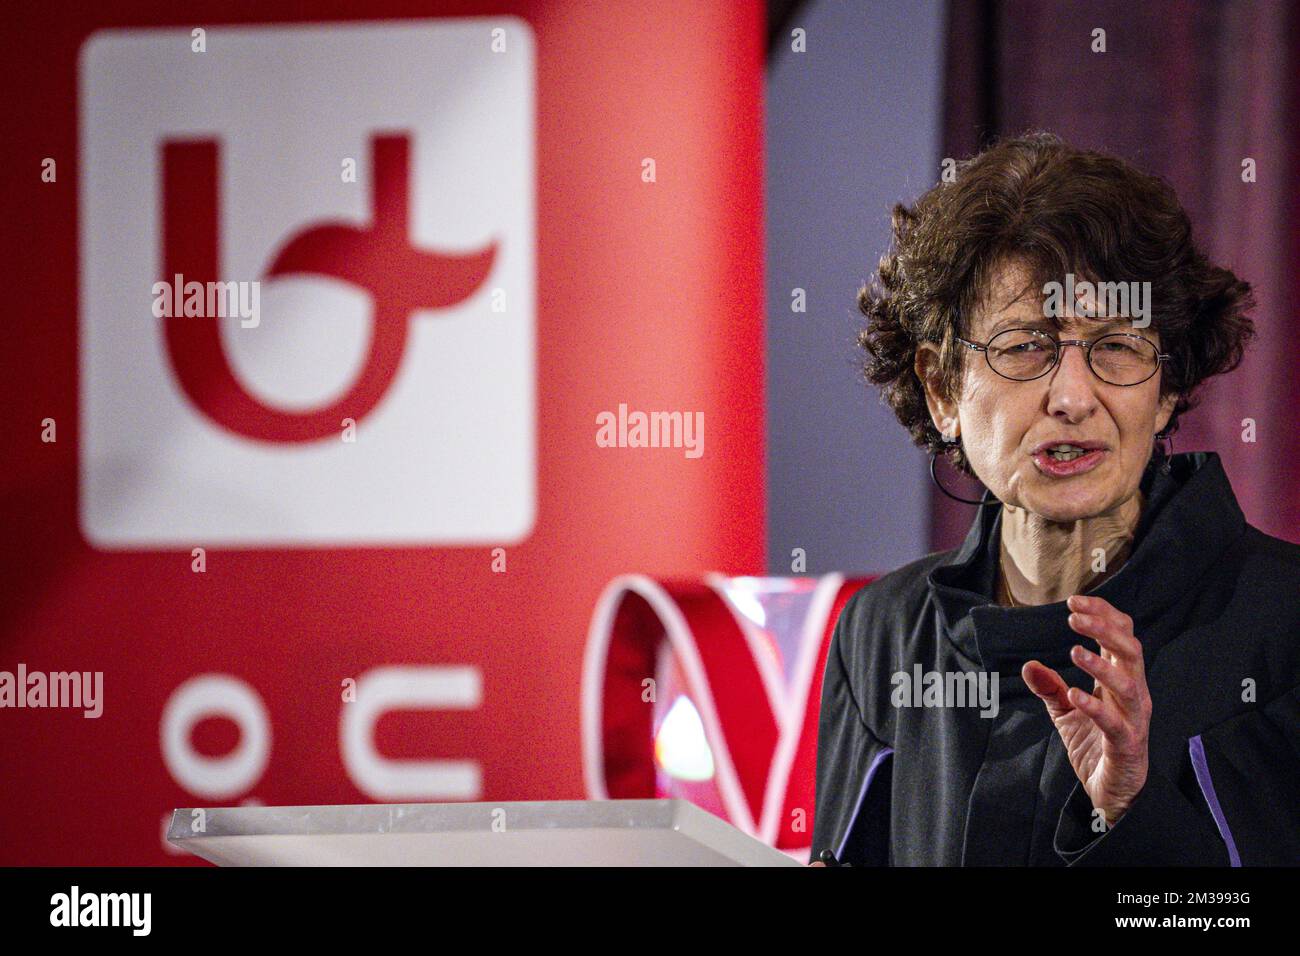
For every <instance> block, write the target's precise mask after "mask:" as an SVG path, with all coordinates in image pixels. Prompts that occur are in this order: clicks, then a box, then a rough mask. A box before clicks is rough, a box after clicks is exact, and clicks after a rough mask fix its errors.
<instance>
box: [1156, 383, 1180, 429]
mask: <svg viewBox="0 0 1300 956" xmlns="http://www.w3.org/2000/svg"><path fill="white" fill-rule="evenodd" d="M1178 398H1179V396H1178V393H1177V392H1170V393H1169V394H1168V395H1163V396H1161V398H1160V408H1159V409H1158V410H1157V412H1156V434H1157V435H1158V434H1160V433H1161V432H1162V431H1164V430H1165V427H1166V426H1167V425H1168V424H1169V419H1170V418H1172V417H1173V414H1174V407H1175V406H1177V404H1178Z"/></svg>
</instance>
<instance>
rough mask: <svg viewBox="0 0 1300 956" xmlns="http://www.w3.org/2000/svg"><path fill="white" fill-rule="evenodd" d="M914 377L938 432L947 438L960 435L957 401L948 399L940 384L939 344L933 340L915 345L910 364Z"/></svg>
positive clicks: (951, 438)
mask: <svg viewBox="0 0 1300 956" xmlns="http://www.w3.org/2000/svg"><path fill="white" fill-rule="evenodd" d="M912 367H913V369H914V370H915V371H916V377H917V378H918V379H920V381H921V387H922V388H923V389H924V390H925V404H926V405H927V406H928V407H929V409H930V419H931V421H933V422H934V427H935V428H937V429H939V434H940V435H943V436H944V437H945V438H947V439H949V440H954V439H956V438H959V437H960V436H961V424H960V422H959V421H958V419H957V403H956V402H954V401H952V400H951V399H949V398H948V397H947V396H946V395H945V394H944V392H943V388H942V386H941V384H940V383H941V382H942V380H943V379H942V374H941V368H940V356H939V346H937V345H935V344H934V343H933V342H921V343H920V344H918V345H917V347H916V359H915V361H914V362H913V365H912Z"/></svg>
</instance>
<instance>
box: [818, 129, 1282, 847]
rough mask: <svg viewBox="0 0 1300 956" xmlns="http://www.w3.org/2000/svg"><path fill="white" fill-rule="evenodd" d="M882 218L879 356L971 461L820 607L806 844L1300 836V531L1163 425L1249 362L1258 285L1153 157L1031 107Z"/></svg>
mask: <svg viewBox="0 0 1300 956" xmlns="http://www.w3.org/2000/svg"><path fill="white" fill-rule="evenodd" d="M893 233H894V236H893V243H892V247H891V249H890V251H889V252H888V254H887V255H885V257H884V258H883V259H882V260H881V263H880V270H879V276H878V279H877V281H875V282H873V283H872V284H870V285H869V286H868V287H867V288H864V289H863V290H862V291H861V293H860V294H859V307H860V308H861V310H862V312H863V314H864V315H865V316H866V317H867V320H868V321H867V325H866V328H865V329H864V330H863V332H862V333H861V337H860V343H861V345H862V347H863V348H864V349H865V351H866V354H867V360H866V365H865V370H866V375H867V378H868V379H869V380H870V381H871V382H872V383H874V384H875V385H877V386H879V387H880V389H881V391H882V394H883V397H884V399H885V401H886V402H887V403H888V404H889V406H890V407H891V408H892V409H893V410H894V412H895V413H896V414H897V416H898V419H899V421H901V422H902V424H903V426H904V427H905V428H907V430H908V431H909V432H910V434H911V435H912V437H913V439H914V440H915V441H916V442H917V443H918V444H919V445H921V446H923V447H926V448H928V449H929V450H930V452H931V454H932V455H933V456H937V455H939V454H944V455H946V456H947V457H948V458H949V460H950V462H951V463H952V465H953V466H955V467H956V468H957V469H959V470H961V471H963V472H965V473H967V474H972V475H974V476H975V477H977V478H978V479H979V480H980V481H982V482H983V484H984V485H985V487H986V488H987V491H986V492H985V494H984V496H983V499H982V500H981V501H979V502H972V504H977V505H978V511H977V514H976V516H975V520H974V523H973V524H972V526H971V529H970V532H969V533H968V534H967V536H966V539H965V542H964V544H962V546H961V547H959V548H957V549H955V550H953V551H949V552H944V553H940V554H932V555H929V556H928V557H925V558H922V559H920V560H918V561H915V562H913V563H911V564H909V565H907V566H906V567H903V568H901V569H899V570H897V571H894V572H892V573H890V574H887V575H885V576H884V577H882V578H880V579H878V580H877V581H875V582H873V583H872V584H870V585H868V586H866V587H865V588H863V589H862V590H861V591H859V592H858V593H857V594H856V595H854V597H853V598H852V599H851V600H850V601H849V603H848V604H847V605H846V607H845V608H844V611H843V613H842V614H841V615H840V617H839V620H838V624H837V626H836V629H835V633H834V637H833V639H832V643H831V647H830V650H829V653H828V656H827V660H826V668H825V674H824V679H823V686H822V698H821V717H820V727H819V737H818V751H817V798H816V813H815V816H814V837H813V858H814V859H819V858H820V859H822V860H826V861H831V862H839V863H849V864H852V865H854V866H859V865H888V864H893V865H904V866H906V865H942V866H953V865H989V864H992V865H1013V866H1019V865H1032V866H1063V865H1142V864H1197V865H1224V866H1227V865H1243V864H1244V865H1252V864H1254V865H1258V864H1292V865H1294V864H1298V863H1300V686H1298V685H1300V653H1298V650H1297V649H1298V648H1300V546H1296V545H1293V544H1289V543H1287V542H1285V541H1282V540H1279V539H1277V538H1273V537H1269V536H1268V535H1265V534H1264V533H1262V532H1260V531H1259V530H1257V529H1256V528H1254V527H1252V526H1251V525H1249V524H1247V523H1246V521H1245V519H1244V517H1243V515H1242V512H1241V509H1240V508H1239V507H1238V505H1237V500H1236V498H1235V496H1234V495H1233V491H1232V487H1231V486H1230V484H1229V483H1228V479H1227V477H1226V475H1225V473H1224V470H1223V467H1222V465H1221V463H1220V460H1219V457H1218V455H1216V454H1214V453H1213V452H1195V453H1191V454H1177V455H1170V454H1168V453H1167V452H1166V451H1165V449H1164V448H1163V445H1164V444H1165V443H1166V442H1167V440H1168V438H1169V436H1170V435H1172V433H1173V432H1174V430H1175V429H1176V428H1177V423H1178V417H1179V415H1181V414H1183V413H1184V412H1186V411H1187V410H1188V409H1189V408H1191V407H1192V405H1193V403H1194V401H1195V399H1196V394H1197V390H1198V386H1200V385H1201V383H1202V382H1204V381H1205V380H1206V379H1208V378H1210V377H1211V376H1214V375H1217V374H1221V373H1224V372H1227V371H1230V370H1231V369H1233V368H1235V367H1236V366H1237V364H1238V363H1239V362H1240V361H1241V358H1242V354H1243V350H1244V348H1245V346H1246V343H1247V341H1248V340H1249V338H1250V336H1251V334H1252V331H1253V329H1252V324H1251V321H1250V319H1249V318H1248V317H1247V315H1246V312H1247V311H1248V310H1249V308H1250V307H1251V305H1252V302H1251V297H1250V287H1249V285H1248V284H1247V283H1245V282H1243V281H1242V280H1240V279H1238V278H1237V277H1236V276H1235V275H1233V274H1232V272H1230V271H1228V270H1227V269H1224V268H1221V267H1219V266H1216V265H1213V264H1211V263H1210V262H1208V261H1207V260H1206V258H1205V257H1204V255H1202V254H1201V252H1199V251H1198V249H1197V248H1196V247H1195V245H1194V244H1193V242H1192V239H1191V230H1190V226H1189V223H1188V219H1187V216H1186V214H1185V213H1184V211H1183V210H1182V208H1181V207H1180V205H1179V203H1178V201H1177V199H1176V197H1175V196H1174V194H1173V192H1172V190H1171V189H1170V188H1169V187H1168V186H1167V185H1166V184H1165V183H1163V182H1162V181H1161V180H1159V179H1157V178H1154V177H1152V176H1148V175H1145V174H1143V173H1141V172H1139V171H1138V170H1136V169H1134V168H1133V167H1131V166H1130V165H1128V164H1127V163H1125V162H1124V161H1122V160H1120V159H1117V158H1115V157H1112V156H1108V155H1105V154H1101V153H1096V152H1089V151H1082V150H1077V149H1074V148H1072V147H1070V146H1068V145H1067V144H1065V143H1063V142H1062V141H1060V140H1059V139H1058V138H1056V137H1055V136H1052V135H1049V134H1041V133H1040V134H1033V135H1027V136H1024V137H1020V138H1016V139H1010V140H1005V141H1003V142H1001V143H999V144H997V145H995V146H993V147H992V148H990V149H988V150H986V151H985V152H983V153H981V154H980V155H978V156H976V157H974V158H973V159H970V160H967V161H966V162H964V163H961V164H958V166H957V167H956V175H955V177H954V178H953V179H952V181H950V182H941V183H940V184H939V185H937V186H935V187H934V188H933V189H931V190H930V191H929V192H927V193H926V194H925V195H924V196H922V197H921V198H920V199H919V200H918V201H917V202H916V203H915V204H914V205H913V206H912V207H910V208H908V207H905V206H902V205H900V206H897V207H896V208H895V210H894V219H893ZM933 464H934V463H933V459H932V461H931V474H932V475H934V474H935V472H934V467H933ZM936 480H938V479H937V477H936ZM828 851H829V852H828Z"/></svg>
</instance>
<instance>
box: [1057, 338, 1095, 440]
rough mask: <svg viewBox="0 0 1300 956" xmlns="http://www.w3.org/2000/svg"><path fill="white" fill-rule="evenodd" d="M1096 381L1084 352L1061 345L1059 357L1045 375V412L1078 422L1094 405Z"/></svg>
mask: <svg viewBox="0 0 1300 956" xmlns="http://www.w3.org/2000/svg"><path fill="white" fill-rule="evenodd" d="M1096 383H1097V379H1096V376H1094V375H1093V373H1092V369H1090V368H1088V355H1087V352H1086V351H1085V350H1084V349H1083V348H1081V347H1079V346H1075V345H1063V346H1062V347H1061V357H1060V360H1059V361H1058V362H1057V363H1056V368H1054V369H1052V371H1051V374H1050V375H1049V376H1048V386H1047V413H1048V414H1049V415H1063V416H1065V417H1066V418H1067V419H1069V420H1070V421H1071V422H1078V421H1082V420H1083V419H1084V418H1086V417H1087V416H1088V414H1089V413H1090V412H1091V411H1092V409H1093V408H1095V407H1096V405H1097V392H1096V388H1095V386H1096Z"/></svg>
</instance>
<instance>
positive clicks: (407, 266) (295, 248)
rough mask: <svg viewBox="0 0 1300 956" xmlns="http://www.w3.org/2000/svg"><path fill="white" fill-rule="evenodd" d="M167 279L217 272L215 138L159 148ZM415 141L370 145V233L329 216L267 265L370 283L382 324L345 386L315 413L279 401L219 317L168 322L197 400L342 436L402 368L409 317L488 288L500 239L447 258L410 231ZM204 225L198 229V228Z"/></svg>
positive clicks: (264, 430) (245, 424)
mask: <svg viewBox="0 0 1300 956" xmlns="http://www.w3.org/2000/svg"><path fill="white" fill-rule="evenodd" d="M162 150H163V156H162V179H163V184H162V185H163V236H162V240H163V264H162V265H163V275H164V277H165V279H166V280H167V281H170V277H171V276H173V275H175V274H177V273H180V274H182V275H184V276H185V279H186V282H189V281H197V282H203V283H206V282H211V281H216V280H217V278H218V271H219V268H218V258H219V257H218V251H217V240H218V236H219V235H220V232H219V229H220V226H219V223H218V208H219V198H220V197H219V195H218V176H217V169H218V158H219V157H218V147H217V143H216V142H215V141H212V140H201V141H186V142H174V141H168V142H165V143H164V144H163V147H162ZM409 153H410V141H409V137H407V136H404V135H389V136H375V137H373V138H372V140H371V155H372V163H371V167H372V168H371V176H372V182H373V189H372V202H373V213H374V222H373V225H371V226H370V227H368V228H365V227H359V226H353V225H349V224H346V223H340V222H326V223H322V224H319V225H314V226H311V227H308V228H305V229H303V230H301V231H300V232H298V233H297V234H296V235H294V236H291V237H290V238H289V240H288V241H287V242H285V244H284V245H283V246H282V247H281V248H280V250H279V252H278V253H277V254H276V255H275V257H274V258H273V260H272V262H271V266H270V268H269V269H267V270H266V276H267V277H268V278H275V277H278V276H286V275H293V274H298V275H322V276H332V277H335V278H338V279H343V280H344V281H346V282H350V283H352V284H354V285H357V286H359V287H361V288H363V289H366V290H367V291H368V292H369V293H370V295H371V297H372V298H373V299H374V302H375V308H374V319H373V323H372V327H371V332H370V343H369V348H368V352H367V356H366V360H365V364H364V366H363V368H362V370H361V372H360V374H358V375H357V377H356V379H355V380H354V381H353V382H352V385H351V387H350V388H349V389H348V391H347V393H346V394H345V395H343V396H342V397H341V398H339V399H338V400H337V401H335V402H333V403H332V404H329V405H326V406H322V407H319V408H315V409H311V410H309V411H307V412H289V411H284V410H281V409H277V408H273V407H271V406H269V405H267V404H265V403H264V402H262V401H260V400H259V399H257V398H256V397H254V396H253V395H250V394H249V393H248V392H247V391H245V390H244V387H243V386H242V385H241V384H240V382H239V380H238V379H237V378H236V377H235V374H234V372H233V370H232V369H231V367H230V363H229V361H228V360H227V358H226V354H225V350H224V348H223V346H222V342H221V333H220V330H219V328H218V324H217V323H218V318H217V317H214V316H207V317H180V316H176V317H171V318H166V319H163V322H165V323H166V342H167V354H168V356H169V358H170V360H171V364H172V368H173V370H174V371H175V373H176V379H177V381H178V382H179V383H180V386H181V388H182V389H183V390H184V392H185V394H186V395H187V396H188V397H189V399H190V401H191V402H193V403H194V405H195V406H196V407H197V408H199V409H200V410H201V411H202V412H203V413H204V414H205V415H207V416H208V417H209V418H210V419H212V420H213V421H214V422H216V423H217V424H218V425H220V426H222V427H223V428H225V429H227V430H229V431H231V432H234V433H236V434H238V435H243V436H245V437H247V438H253V439H258V440H261V441H269V442H308V441H315V440H318V439H321V438H327V437H330V436H333V435H337V434H338V432H339V426H340V422H341V421H342V419H343V418H348V417H350V418H352V419H354V420H356V421H360V420H361V419H362V417H363V416H365V415H366V414H367V413H369V412H370V411H371V410H372V409H373V408H374V407H375V406H376V405H377V404H378V403H379V401H380V400H381V399H382V398H383V396H384V393H385V392H386V391H387V390H388V387H389V385H390V384H391V383H392V381H393V378H394V377H395V376H396V375H397V372H398V370H399V368H400V367H401V362H402V356H403V353H404V352H405V350H406V341H407V334H408V329H409V322H410V316H411V312H412V311H413V310H416V309H435V308H445V307H447V306H451V305H455V304H456V303H458V302H461V301H463V300H464V299H466V298H468V297H469V296H471V295H472V294H474V292H475V291H476V290H477V289H478V288H479V287H480V286H481V285H482V283H483V281H484V280H485V279H486V278H487V275H488V272H489V271H490V270H491V268H492V263H493V261H494V260H495V258H496V253H497V243H496V242H493V243H492V244H491V245H489V246H486V247H485V248H483V249H481V250H479V251H477V252H475V253H472V254H470V255H464V256H456V255H441V254H439V253H436V252H426V251H424V250H421V249H418V248H416V247H415V246H413V245H412V244H411V242H410V239H409V238H408V237H409V222H408V218H409V212H408V210H409V191H408V190H409V186H408V183H409V175H410V168H409V167H410V159H409ZM195 223H197V226H196V225H195Z"/></svg>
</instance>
